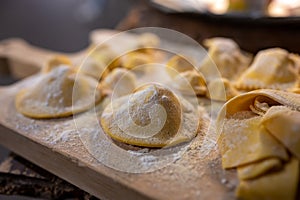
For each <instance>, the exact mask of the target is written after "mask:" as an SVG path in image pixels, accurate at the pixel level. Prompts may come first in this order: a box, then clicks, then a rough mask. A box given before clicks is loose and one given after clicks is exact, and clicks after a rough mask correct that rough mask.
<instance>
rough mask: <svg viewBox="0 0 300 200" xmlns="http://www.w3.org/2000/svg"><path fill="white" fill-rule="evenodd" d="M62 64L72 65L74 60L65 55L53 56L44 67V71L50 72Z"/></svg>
mask: <svg viewBox="0 0 300 200" xmlns="http://www.w3.org/2000/svg"><path fill="white" fill-rule="evenodd" d="M60 65H65V66H72V62H71V60H70V59H69V58H68V57H66V56H64V55H56V56H54V57H53V58H51V59H50V60H49V61H48V62H47V63H46V65H45V66H44V67H43V68H42V73H48V72H50V71H52V70H53V69H54V68H56V67H58V66H60Z"/></svg>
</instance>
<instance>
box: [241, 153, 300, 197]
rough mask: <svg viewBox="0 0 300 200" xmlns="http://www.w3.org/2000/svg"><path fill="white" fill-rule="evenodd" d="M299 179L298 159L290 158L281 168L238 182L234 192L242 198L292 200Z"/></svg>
mask: <svg viewBox="0 0 300 200" xmlns="http://www.w3.org/2000/svg"><path fill="white" fill-rule="evenodd" d="M298 179H299V161H298V160H297V159H295V158H292V159H291V161H290V162H288V163H287V164H285V166H284V168H283V170H281V171H276V172H273V173H269V174H266V175H265V176H261V177H259V178H257V179H253V180H243V181H241V182H240V184H239V186H238V188H237V190H236V194H237V197H238V198H239V199H242V200H257V199H259V200H283V199H284V200H294V199H295V198H296V192H297V187H298Z"/></svg>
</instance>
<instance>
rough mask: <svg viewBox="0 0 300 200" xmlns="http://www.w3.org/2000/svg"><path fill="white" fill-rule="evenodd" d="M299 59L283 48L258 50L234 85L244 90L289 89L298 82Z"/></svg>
mask: <svg viewBox="0 0 300 200" xmlns="http://www.w3.org/2000/svg"><path fill="white" fill-rule="evenodd" d="M296 59H299V58H298V57H297V56H295V55H292V54H290V53H288V52H287V51H286V50H284V49H280V48H273V49H267V50H263V51H260V52H259V53H258V54H257V55H256V57H255V59H254V62H253V63H252V65H251V66H250V67H249V68H248V69H247V70H246V71H245V72H244V73H243V74H242V75H241V77H240V78H239V79H238V80H237V82H236V86H237V87H238V88H240V89H244V90H254V89H261V88H266V89H267V88H269V89H281V90H290V89H292V88H294V87H297V86H298V84H299V74H298V70H299V62H298V61H296Z"/></svg>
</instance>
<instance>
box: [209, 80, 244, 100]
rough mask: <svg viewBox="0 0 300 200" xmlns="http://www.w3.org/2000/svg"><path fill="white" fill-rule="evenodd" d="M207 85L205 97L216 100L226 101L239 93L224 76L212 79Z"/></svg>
mask: <svg viewBox="0 0 300 200" xmlns="http://www.w3.org/2000/svg"><path fill="white" fill-rule="evenodd" d="M207 87H208V92H207V97H208V98H210V99H213V100H217V101H227V100H229V99H231V98H233V97H235V96H237V95H238V94H239V92H238V91H237V90H236V89H235V88H234V86H233V85H232V84H231V82H229V81H228V80H227V79H225V78H216V79H213V80H211V81H210V82H209V84H208V86H207Z"/></svg>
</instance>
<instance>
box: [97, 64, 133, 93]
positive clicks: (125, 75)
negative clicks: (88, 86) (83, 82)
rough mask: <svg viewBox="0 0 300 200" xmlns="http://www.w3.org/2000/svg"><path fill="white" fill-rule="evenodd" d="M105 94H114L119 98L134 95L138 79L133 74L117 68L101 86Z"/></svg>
mask: <svg viewBox="0 0 300 200" xmlns="http://www.w3.org/2000/svg"><path fill="white" fill-rule="evenodd" d="M100 87H101V89H102V90H103V92H105V93H108V94H111V93H112V92H114V94H115V95H116V96H118V97H120V96H124V95H127V94H130V93H132V91H133V90H134V89H135V87H136V77H135V74H133V73H132V72H130V71H128V70H126V69H122V68H116V69H114V70H112V72H111V73H109V74H108V75H107V76H106V77H105V78H104V80H103V81H102V82H101V84H100Z"/></svg>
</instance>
